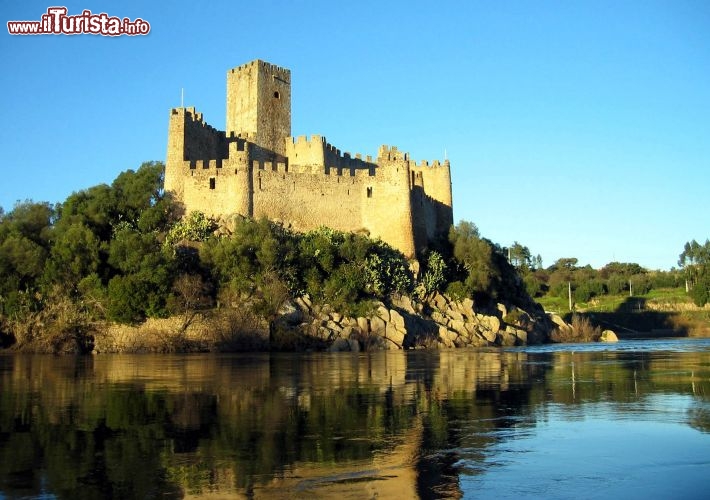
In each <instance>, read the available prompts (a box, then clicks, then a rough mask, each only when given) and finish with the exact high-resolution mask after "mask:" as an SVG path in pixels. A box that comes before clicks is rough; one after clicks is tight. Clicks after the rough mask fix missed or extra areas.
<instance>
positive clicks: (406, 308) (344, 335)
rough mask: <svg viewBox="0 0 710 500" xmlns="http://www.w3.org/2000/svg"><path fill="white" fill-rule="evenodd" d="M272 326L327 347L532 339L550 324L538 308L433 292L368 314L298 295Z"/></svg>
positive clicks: (544, 336) (538, 339)
mask: <svg viewBox="0 0 710 500" xmlns="http://www.w3.org/2000/svg"><path fill="white" fill-rule="evenodd" d="M560 321H561V320H560ZM562 323H564V322H562ZM274 327H275V328H281V329H283V328H291V329H294V330H298V331H299V332H300V333H302V334H305V335H307V336H309V337H311V338H313V339H314V340H316V341H318V342H321V343H323V344H324V345H328V346H329V347H328V349H329V350H331V351H360V350H373V349H410V348H422V347H427V348H432V347H434V348H435V347H468V346H473V347H480V346H513V345H527V344H538V343H542V342H545V341H547V340H548V338H549V334H550V332H551V331H552V329H553V328H554V327H555V325H554V324H553V322H552V321H551V320H550V319H549V318H548V317H547V316H546V315H545V314H544V312H543V311H542V309H540V308H537V309H536V310H534V311H523V310H522V309H519V308H517V307H515V306H512V305H509V304H493V305H487V306H481V307H477V305H476V304H475V303H474V301H473V300H472V299H464V300H460V301H459V300H453V299H451V298H450V297H447V296H446V295H443V294H440V293H436V294H434V295H432V296H431V297H428V298H427V299H426V300H423V301H419V300H415V299H413V298H411V297H406V296H399V297H393V298H392V299H391V301H390V303H389V304H385V303H383V302H378V303H376V304H375V305H374V307H373V310H372V312H371V314H369V315H368V316H362V317H354V318H353V317H348V316H344V315H342V314H340V313H338V312H337V311H333V310H332V309H331V308H330V307H329V306H327V305H326V306H319V305H314V304H313V303H312V301H311V300H310V298H309V297H308V296H303V297H299V298H297V299H296V300H294V301H293V302H291V303H289V304H287V306H285V307H284V308H282V311H281V315H280V317H279V318H278V319H277V320H276V322H275V324H274Z"/></svg>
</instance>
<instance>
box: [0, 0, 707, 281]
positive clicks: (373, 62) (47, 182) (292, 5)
mask: <svg viewBox="0 0 710 500" xmlns="http://www.w3.org/2000/svg"><path fill="white" fill-rule="evenodd" d="M55 4H57V2H49V3H46V2H45V3H42V2H36V1H23V2H8V1H2V3H0V12H1V13H2V17H3V24H4V22H6V21H9V20H39V19H40V17H41V15H42V14H43V13H45V12H46V10H47V8H48V7H50V6H53V5H55ZM61 5H66V7H67V8H68V11H69V14H79V13H81V11H82V10H84V9H90V10H91V11H92V12H94V13H100V12H106V13H107V14H108V15H110V16H118V17H121V18H123V17H128V18H130V19H131V20H133V19H135V18H138V17H140V18H142V19H144V20H146V21H148V22H149V23H150V24H151V33H150V34H149V35H147V36H137V37H126V36H123V37H116V38H110V37H100V36H92V35H75V36H64V35H60V36H54V35H52V36H33V37H21V36H11V35H9V34H7V32H6V31H5V29H4V28H3V31H4V33H3V34H2V35H0V55H1V57H2V71H1V72H0V95H2V96H3V112H4V117H3V119H2V121H1V122H0V123H1V125H0V151H2V163H1V164H0V169H1V176H0V206H2V207H3V208H4V209H5V210H6V211H8V210H10V209H11V208H12V206H13V205H14V203H15V201H17V200H24V199H28V198H29V199H33V200H36V201H50V202H60V201H62V200H64V199H65V198H66V196H67V195H69V194H70V193H71V192H72V191H76V190H79V189H83V188H87V187H90V186H92V185H95V184H98V183H101V182H107V183H108V182H111V181H112V180H113V179H114V178H115V177H116V176H117V175H118V174H119V173H120V172H121V171H123V170H126V169H129V168H133V169H135V168H137V167H138V166H139V165H140V164H141V163H142V162H143V161H146V160H164V158H165V152H166V141H167V125H168V112H169V109H170V108H171V107H174V106H179V105H180V89H181V88H184V92H185V105H188V106H195V107H197V109H198V110H200V111H202V112H203V113H204V116H205V119H206V121H207V122H208V123H210V124H212V125H213V126H215V127H217V128H219V129H224V122H225V78H226V72H227V70H228V69H229V68H232V67H234V66H238V65H240V64H243V63H245V62H248V61H250V60H252V59H256V58H259V59H264V60H266V61H269V62H272V63H274V64H277V65H280V66H284V67H287V68H289V69H291V73H292V133H293V135H303V134H321V135H324V136H326V137H327V139H328V141H329V142H330V143H332V144H334V145H336V146H337V147H339V148H340V149H342V150H343V151H350V152H352V153H356V152H359V153H362V154H363V155H367V154H371V155H373V156H374V155H376V153H377V148H378V146H379V145H381V144H390V145H396V146H398V147H399V148H400V149H402V150H405V151H409V152H410V154H411V157H412V158H414V159H415V160H417V161H419V160H422V159H426V160H434V159H443V158H444V155H445V152H446V154H447V156H448V158H449V159H450V161H451V166H452V177H453V185H454V187H453V195H454V217H455V219H456V220H460V219H465V220H470V221H473V222H475V223H476V224H477V225H478V227H479V229H480V231H481V233H482V234H483V235H484V236H486V237H488V238H490V239H491V240H493V241H494V242H496V243H499V244H501V245H504V246H505V245H510V244H512V243H513V242H514V241H518V242H520V243H522V244H524V245H526V246H528V247H529V248H530V250H531V251H532V253H533V254H540V255H541V256H542V258H543V263H544V265H545V266H548V265H550V264H552V263H553V262H554V261H555V260H557V259H558V258H561V257H577V258H578V259H579V262H580V264H582V265H585V264H591V265H592V266H593V267H601V266H603V265H604V264H606V263H607V262H610V261H622V262H637V263H639V264H641V265H642V266H645V267H648V268H652V269H668V268H670V267H671V266H675V265H677V259H678V254H679V253H680V252H681V251H682V249H683V244H684V243H685V242H686V241H688V240H691V239H697V240H701V241H704V240H705V239H706V238H708V237H710V201H709V198H708V192H709V191H710V2H707V1H705V0H697V1H683V0H669V1H663V2H658V1H633V2H627V1H618V0H617V1H609V2H605V1H588V2H579V1H549V2H547V1H490V2H481V1H462V2H448V1H443V2H437V3H436V4H434V3H431V2H416V1H409V2H387V1H383V0H379V1H368V0H364V1H358V2H322V1H306V0H300V1H299V0H295V1H264V2H262V1H250V2H244V1H230V2H218V1H210V2H181V1H174V2H150V3H149V2H139V1H121V2H95V1H89V0H85V1H81V2H74V1H71V2H67V3H63V4H61Z"/></svg>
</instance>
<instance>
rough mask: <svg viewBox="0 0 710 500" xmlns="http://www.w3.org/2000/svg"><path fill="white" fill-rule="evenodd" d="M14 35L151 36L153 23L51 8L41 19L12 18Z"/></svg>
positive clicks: (11, 30)
mask: <svg viewBox="0 0 710 500" xmlns="http://www.w3.org/2000/svg"><path fill="white" fill-rule="evenodd" d="M7 31H8V33H10V34H11V35H83V34H88V35H103V36H121V35H129V36H134V35H147V34H148V33H150V23H149V22H148V21H144V20H143V19H141V18H136V19H135V21H131V20H130V19H128V18H127V17H124V18H123V19H120V18H118V17H110V16H109V15H108V14H106V13H105V12H102V13H101V14H93V13H92V12H91V11H90V10H84V11H83V12H82V13H81V14H78V15H76V16H68V15H67V8H66V7H49V8H48V9H47V13H46V14H42V19H41V20H40V21H8V22H7Z"/></svg>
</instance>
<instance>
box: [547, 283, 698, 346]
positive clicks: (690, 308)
mask: <svg viewBox="0 0 710 500" xmlns="http://www.w3.org/2000/svg"><path fill="white" fill-rule="evenodd" d="M536 300H537V301H538V302H540V304H542V306H543V307H544V308H545V310H546V311H553V312H556V313H558V314H561V315H563V316H564V315H570V311H569V304H568V301H567V299H563V298H559V297H541V298H538V299H536ZM573 308H574V311H575V312H579V313H582V314H585V315H588V316H589V318H590V319H591V320H592V322H593V323H596V324H598V325H599V326H601V327H602V328H611V329H614V330H620V331H622V332H623V331H625V330H633V331H642V332H649V331H653V330H661V331H670V330H673V331H675V332H679V333H681V334H686V335H690V336H710V308H709V307H708V306H706V307H705V308H702V309H701V308H698V307H696V306H695V305H694V304H693V302H692V300H690V298H689V297H688V296H687V294H686V293H685V289H683V288H662V289H658V290H651V291H650V292H649V293H647V294H644V295H639V296H633V297H629V296H628V294H627V295H612V296H608V295H603V296H601V297H594V298H593V299H592V300H590V301H589V302H587V303H578V304H573ZM615 327H616V328H615Z"/></svg>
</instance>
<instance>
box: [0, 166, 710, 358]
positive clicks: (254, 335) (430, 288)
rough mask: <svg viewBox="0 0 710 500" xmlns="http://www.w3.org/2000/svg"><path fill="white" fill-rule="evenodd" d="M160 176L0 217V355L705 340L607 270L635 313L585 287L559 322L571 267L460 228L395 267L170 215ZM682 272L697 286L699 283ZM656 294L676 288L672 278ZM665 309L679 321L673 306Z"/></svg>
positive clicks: (378, 251)
mask: <svg viewBox="0 0 710 500" xmlns="http://www.w3.org/2000/svg"><path fill="white" fill-rule="evenodd" d="M163 176H164V166H163V164H162V163H159V162H150V163H145V164H143V165H142V166H141V167H140V168H139V169H138V170H137V171H132V170H128V171H126V172H123V173H122V174H120V175H119V176H118V177H117V178H116V180H115V181H114V182H113V183H112V184H111V185H110V186H109V185H99V186H94V187H92V188H89V189H86V190H83V191H79V192H76V193H73V194H72V195H70V196H69V197H68V198H67V200H66V201H64V202H63V203H61V204H57V205H50V204H48V203H34V202H30V201H27V202H24V203H18V204H17V205H16V206H15V207H14V208H13V210H12V211H10V212H8V213H6V214H5V213H3V212H2V209H1V208H0V278H2V279H1V281H0V343H1V344H2V347H4V348H8V349H10V350H12V351H26V352H43V353H109V352H196V351H199V352H205V351H230V352H231V351H274V350H275V351H308V350H331V351H361V350H374V349H408V348H435V347H467V346H476V347H479V346H506V345H526V344H534V343H544V342H570V341H596V340H600V339H609V338H612V336H613V332H611V335H610V334H609V332H606V331H604V330H607V329H609V328H610V327H609V326H608V325H610V324H617V325H619V326H620V328H621V330H622V331H623V329H624V328H626V327H625V326H624V323H623V321H622V320H623V317H622V315H623V314H627V313H628V314H637V315H636V316H635V319H638V318H641V317H642V316H638V313H639V312H641V310H643V311H645V312H646V313H649V314H647V316H648V317H647V318H645V319H644V321H646V323H643V324H644V325H645V324H648V325H652V328H651V329H654V328H656V326H657V325H661V326H662V327H663V328H666V329H668V328H670V329H672V330H677V331H680V332H681V333H683V334H685V335H688V334H692V333H693V332H695V331H701V332H705V333H706V334H707V333H708V332H707V328H706V327H707V325H708V324H710V317H708V312H706V310H705V309H701V308H698V310H697V311H686V312H683V313H679V315H678V317H676V315H668V314H666V315H664V313H663V311H656V310H652V308H651V306H652V305H654V304H659V303H660V302H658V301H653V300H647V299H645V298H643V297H647V296H648V294H649V292H650V291H651V289H653V291H654V292H656V291H657V290H661V289H663V288H662V287H653V286H651V284H650V283H651V280H652V278H651V277H649V276H647V275H645V274H644V273H643V272H641V271H643V270H640V267H639V266H637V265H635V264H634V265H632V264H618V263H612V264H616V267H617V268H618V269H617V268H614V269H613V270H612V271H613V272H612V271H609V270H608V269H607V275H608V276H607V278H608V279H609V283H615V285H614V286H617V287H619V288H620V290H622V291H623V286H624V285H623V281H624V280H627V278H628V280H627V281H628V283H629V287H631V286H634V287H636V288H635V289H636V290H638V287H639V283H641V284H643V283H646V284H647V286H646V289H645V290H640V294H641V296H642V297H632V298H633V299H634V300H633V301H624V302H623V303H622V304H621V305H620V306H617V307H616V309H615V310H613V311H606V310H604V307H597V306H598V304H596V305H595V304H594V303H593V300H596V301H597V302H599V300H601V298H604V296H606V298H611V297H614V295H613V294H603V293H600V292H601V290H602V288H599V286H598V283H591V282H592V281H594V280H593V279H591V278H590V280H588V281H589V282H584V283H583V286H582V285H577V283H575V303H576V304H575V314H567V315H565V316H563V313H567V311H564V309H563V308H561V307H558V306H559V300H558V299H559V297H560V295H561V294H560V293H559V292H560V290H561V286H560V283H563V281H565V278H566V279H567V282H566V283H565V286H566V287H567V288H568V290H569V292H570V293H571V292H572V284H571V283H572V280H573V279H575V278H576V277H578V276H579V275H581V274H583V273H584V272H586V273H587V274H589V270H588V269H586V268H577V267H575V264H576V259H561V260H565V262H560V261H558V262H557V263H555V265H553V266H551V267H550V268H548V269H547V270H544V269H542V264H541V259H540V258H539V256H538V257H537V258H536V259H531V258H530V253H529V251H528V250H527V249H526V248H525V247H522V245H519V244H518V243H517V242H516V243H515V245H513V247H511V248H507V249H506V248H502V247H500V246H499V245H497V244H495V243H493V242H491V241H489V240H487V239H485V238H484V237H482V236H481V235H480V234H479V231H478V229H477V228H476V226H475V225H474V224H473V223H471V222H466V221H461V222H459V223H458V224H457V225H456V226H455V227H452V228H451V229H450V231H449V233H448V234H442V235H441V237H440V239H439V241H438V243H437V244H436V245H434V246H433V247H432V248H429V249H428V250H427V251H426V253H425V254H422V255H418V256H417V257H418V259H417V260H416V261H407V260H406V259H405V258H404V256H403V255H402V254H401V253H400V252H398V251H397V250H395V249H393V248H392V247H390V246H389V245H387V244H385V243H384V242H382V241H379V240H372V239H370V238H369V237H368V236H367V235H366V234H354V233H342V232H339V231H334V230H332V229H329V228H326V227H322V228H319V229H317V230H314V231H310V232H308V233H296V232H293V231H291V230H289V229H288V228H287V227H284V226H283V225H281V224H279V223H278V222H274V221H269V220H266V219H261V220H251V219H246V218H243V217H241V216H234V217H231V218H228V219H224V220H219V221H215V220H211V219H209V218H207V217H205V216H204V215H203V214H201V213H199V212H193V213H190V214H182V211H181V207H180V206H179V205H178V204H176V203H174V202H173V201H172V200H171V199H170V197H169V196H168V195H166V194H165V193H164V191H163ZM183 215H185V216H183ZM706 246H707V247H708V249H710V244H707V245H706ZM700 248H701V250H702V248H704V247H700ZM691 250H692V248H691ZM693 255H695V254H693ZM573 261H574V262H573ZM694 262H695V261H694ZM612 264H610V266H611V265H612ZM620 266H621V267H620ZM624 266H626V267H624ZM633 266H636V267H633ZM693 266H695V264H693ZM637 268H638V269H637ZM688 269H691V265H688V267H687V268H686V270H688ZM692 270H693V271H694V272H695V273H696V274H695V275H694V276H695V278H696V281H697V283H704V282H703V281H702V280H703V279H704V276H705V275H704V274H703V273H704V270H703V269H700V270H699V268H698V267H697V266H695V267H692ZM602 271H604V270H602ZM545 273H547V274H545ZM624 273H626V274H624ZM629 273H631V274H629ZM563 275H564V276H563ZM627 275H629V276H627ZM656 277H657V278H658V275H656ZM661 278H662V279H661ZM659 279H660V281H659V284H662V285H669V282H671V281H672V282H674V284H675V286H676V288H677V285H678V283H677V281H678V280H679V279H680V274H679V272H675V274H674V273H673V272H671V273H667V275H661V276H660V278H659ZM644 280H646V281H644ZM597 281H598V280H597ZM617 282H619V283H621V284H619V283H617ZM661 282H662V283H661ZM590 283H591V284H590ZM604 286H607V285H604ZM604 290H607V288H604ZM615 291H616V292H618V290H615ZM553 292H554V293H553ZM665 299H668V300H670V299H671V297H670V296H669V297H665ZM672 299H673V300H674V301H675V302H674V303H675V304H677V305H678V307H680V306H681V305H683V307H686V305H687V304H686V303H687V301H688V298H687V297H681V296H675V297H672ZM536 300H537V301H538V302H540V303H538V302H536ZM642 300H643V302H642ZM585 302H586V304H585ZM540 304H542V305H540ZM684 304H685V305H684ZM634 305H635V306H636V307H637V308H638V311H635V310H634V309H633V308H634ZM624 307H626V308H627V309H628V311H626V310H625V309H624ZM662 307H663V306H661V308H662ZM546 310H558V311H561V312H560V314H549V313H547V312H546ZM689 315H690V317H691V319H692V320H691V321H686V320H684V321H685V323H683V322H682V321H681V320H683V318H686V319H687V318H688V317H689ZM693 315H695V316H693ZM620 318H621V319H620ZM611 329H614V328H611ZM620 333H621V332H620Z"/></svg>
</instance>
